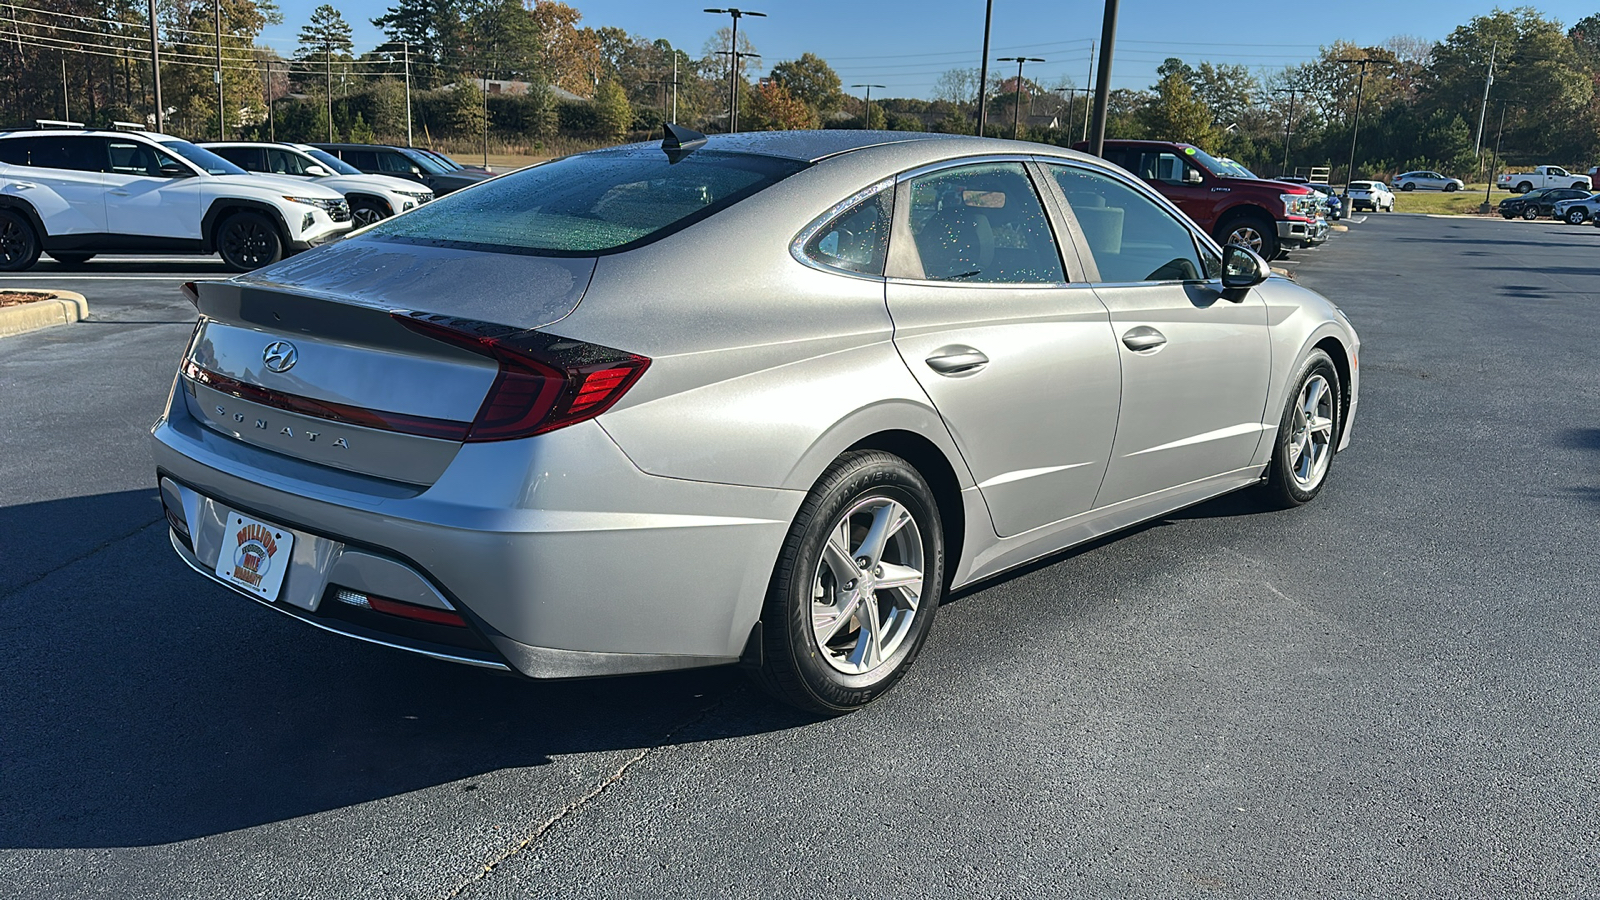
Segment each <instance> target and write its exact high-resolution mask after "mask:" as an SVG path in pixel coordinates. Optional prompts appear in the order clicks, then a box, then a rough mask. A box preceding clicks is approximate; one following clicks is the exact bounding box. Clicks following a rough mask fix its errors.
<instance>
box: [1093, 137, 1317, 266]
mask: <svg viewBox="0 0 1600 900" xmlns="http://www.w3.org/2000/svg"><path fill="white" fill-rule="evenodd" d="M1073 149H1075V150H1087V149H1088V144H1084V143H1079V144H1076V145H1074V147H1073ZM1104 155H1105V158H1106V159H1107V160H1108V161H1110V162H1113V163H1116V164H1117V165H1119V166H1121V167H1123V168H1124V169H1127V170H1128V171H1129V172H1131V173H1133V174H1134V175H1136V176H1138V177H1139V178H1142V179H1144V180H1145V182H1146V183H1148V184H1149V185H1150V186H1151V187H1153V188H1155V189H1156V192H1157V193H1159V194H1161V195H1162V196H1163V197H1166V198H1167V199H1168V200H1171V201H1172V202H1173V204H1174V205H1176V206H1177V207H1178V208H1179V209H1181V210H1183V211H1184V212H1185V213H1187V214H1188V216H1189V218H1191V219H1193V220H1195V222H1196V223H1198V224H1199V225H1200V227H1201V228H1204V229H1205V230H1206V231H1208V232H1210V234H1211V236H1212V237H1214V238H1216V239H1217V243H1219V244H1243V245H1244V246H1246V247H1249V248H1250V249H1252V250H1254V251H1256V252H1257V253H1260V254H1261V255H1262V256H1264V257H1266V258H1267V259H1272V258H1273V257H1275V256H1277V255H1278V254H1279V253H1280V252H1282V251H1288V250H1294V249H1297V248H1300V247H1309V246H1311V245H1313V244H1320V243H1322V242H1323V241H1326V240H1327V239H1328V227H1327V224H1326V223H1325V222H1323V221H1322V220H1321V219H1319V218H1318V205H1319V204H1318V201H1317V197H1316V194H1315V193H1314V192H1312V190H1311V189H1310V188H1308V187H1306V186H1305V185H1303V184H1291V183H1289V182H1285V181H1268V180H1266V179H1263V178H1257V177H1255V176H1254V175H1252V174H1251V173H1250V172H1249V170H1247V169H1245V168H1244V167H1243V166H1240V165H1239V164H1238V163H1233V162H1224V161H1222V160H1219V159H1217V158H1215V157H1213V156H1211V155H1210V154H1208V153H1206V152H1205V151H1204V150H1201V149H1200V148H1199V147H1196V146H1194V145H1193V144H1183V143H1177V142H1173V141H1106V144H1105V154H1104Z"/></svg>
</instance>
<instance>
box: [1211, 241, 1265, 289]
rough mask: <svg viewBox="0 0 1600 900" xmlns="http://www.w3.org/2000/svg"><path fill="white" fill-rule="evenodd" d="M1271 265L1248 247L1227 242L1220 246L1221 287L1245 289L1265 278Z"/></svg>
mask: <svg viewBox="0 0 1600 900" xmlns="http://www.w3.org/2000/svg"><path fill="white" fill-rule="evenodd" d="M1271 274H1272V267H1271V266H1268V265H1267V261H1266V260H1264V259H1262V258H1261V254H1259V253H1257V252H1255V251H1254V250H1251V249H1250V248H1249V247H1241V246H1239V245H1238V244H1229V245H1228V246H1226V247H1223V248H1222V289H1223V291H1224V292H1230V291H1246V290H1249V289H1250V288H1253V287H1255V286H1256V285H1258V284H1260V283H1261V282H1263V281H1266V280H1267V276H1269V275H1271Z"/></svg>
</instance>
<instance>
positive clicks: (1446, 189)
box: [1444, 181, 1461, 194]
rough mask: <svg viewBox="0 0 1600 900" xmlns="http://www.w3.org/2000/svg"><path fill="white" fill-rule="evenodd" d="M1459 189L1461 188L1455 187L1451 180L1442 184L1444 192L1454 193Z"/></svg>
mask: <svg viewBox="0 0 1600 900" xmlns="http://www.w3.org/2000/svg"><path fill="white" fill-rule="evenodd" d="M1459 190H1461V189H1460V188H1458V187H1456V184H1455V182H1453V181H1452V182H1450V183H1449V184H1447V185H1445V186H1444V192H1445V193H1446V194H1454V193H1455V192H1456V191H1459Z"/></svg>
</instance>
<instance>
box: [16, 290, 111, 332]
mask: <svg viewBox="0 0 1600 900" xmlns="http://www.w3.org/2000/svg"><path fill="white" fill-rule="evenodd" d="M40 293H50V294H54V295H55V296H54V297H52V298H51V299H49V300H35V301H34V302H32V303H24V304H22V305H21V306H7V307H5V308H4V309H0V337H10V336H11V335H14V334H25V333H27V332H29V331H38V330H39V329H41V328H49V327H50V326H52V325H70V324H72V323H73V322H79V321H82V320H83V319H85V318H88V316H89V301H88V300H85V299H84V297H83V295H82V294H79V293H77V292H76V291H48V292H46V291H40Z"/></svg>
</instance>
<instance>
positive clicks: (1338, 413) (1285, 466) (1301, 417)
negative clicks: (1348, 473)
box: [1261, 350, 1344, 509]
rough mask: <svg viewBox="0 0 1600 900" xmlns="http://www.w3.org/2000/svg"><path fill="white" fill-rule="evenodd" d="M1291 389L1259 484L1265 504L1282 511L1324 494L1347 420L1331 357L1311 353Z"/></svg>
mask: <svg viewBox="0 0 1600 900" xmlns="http://www.w3.org/2000/svg"><path fill="white" fill-rule="evenodd" d="M1291 384H1293V386H1294V389H1293V390H1291V391H1290V392H1289V397H1288V399H1287V400H1286V401H1285V402H1284V407H1283V418H1282V419H1281V420H1280V421H1279V423H1278V434H1277V437H1276V438H1275V439H1274V444H1273V447H1272V462H1271V464H1270V465H1269V466H1268V467H1267V476H1266V478H1265V479H1264V480H1263V481H1262V483H1261V492H1262V495H1263V499H1264V500H1265V501H1266V502H1267V504H1268V505H1270V506H1273V507H1275V508H1278V509H1287V508H1289V507H1293V506H1299V505H1300V504H1302V503H1310V502H1311V501H1312V500H1313V499H1315V498H1316V496H1317V494H1319V493H1321V492H1322V486H1323V485H1324V484H1326V483H1327V480H1328V468H1329V466H1330V465H1331V464H1332V462H1333V455H1334V447H1336V446H1337V445H1338V440H1339V433H1340V427H1341V421H1342V417H1343V415H1344V393H1343V390H1344V388H1343V386H1342V385H1341V384H1340V383H1339V372H1338V370H1337V369H1335V368H1334V367H1333V360H1332V359H1331V358H1329V356H1328V354H1327V353H1325V352H1323V351H1321V350H1313V351H1311V356H1310V357H1309V358H1308V359H1307V360H1306V361H1305V364H1304V365H1302V366H1301V367H1300V372H1299V374H1298V375H1297V376H1296V377H1295V379H1294V381H1293V382H1291ZM1319 384H1320V385H1321V389H1320V390H1319V389H1318V388H1317V385H1319ZM1314 391H1315V392H1316V395H1315V396H1312V394H1313V392H1314ZM1308 407H1309V408H1310V409H1311V410H1312V415H1311V416H1309V417H1308V416H1307V415H1306V409H1307V408H1308Z"/></svg>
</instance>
